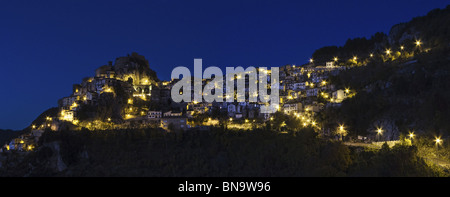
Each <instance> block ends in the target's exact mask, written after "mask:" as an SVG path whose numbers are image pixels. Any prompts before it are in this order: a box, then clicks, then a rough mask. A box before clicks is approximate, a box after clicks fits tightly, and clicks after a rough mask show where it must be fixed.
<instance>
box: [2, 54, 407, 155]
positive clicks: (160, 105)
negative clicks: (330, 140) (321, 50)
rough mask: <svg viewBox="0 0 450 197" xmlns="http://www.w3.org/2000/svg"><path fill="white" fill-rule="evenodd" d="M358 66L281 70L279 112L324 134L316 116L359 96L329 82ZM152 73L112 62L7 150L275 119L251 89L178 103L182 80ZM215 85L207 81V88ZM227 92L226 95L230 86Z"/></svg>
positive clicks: (127, 61) (139, 63)
mask: <svg viewBox="0 0 450 197" xmlns="http://www.w3.org/2000/svg"><path fill="white" fill-rule="evenodd" d="M386 55H389V54H386ZM370 57H373V54H370V55H369V57H368V58H370ZM408 58H410V57H408ZM366 61H367V60H366ZM357 66H364V65H361V64H358V61H357V60H356V57H354V58H353V59H350V60H349V61H348V62H345V61H343V62H341V61H339V60H338V58H337V57H335V58H334V59H332V60H331V61H328V62H326V64H325V65H315V62H314V60H313V59H310V62H309V63H308V64H304V65H301V66H296V65H286V66H282V67H280V76H279V77H280V78H279V79H280V106H279V107H278V111H280V112H283V113H285V114H288V115H291V116H294V117H297V118H299V120H300V121H301V122H302V125H303V126H304V127H308V126H310V127H313V128H315V129H317V130H320V129H321V127H320V124H319V123H318V122H317V121H316V120H314V117H315V114H316V113H318V112H320V111H321V110H323V109H324V108H328V107H339V106H340V104H341V102H342V101H343V100H345V99H347V98H351V97H353V96H354V95H355V94H356V92H355V90H352V89H351V87H346V88H345V89H337V88H336V87H335V85H333V84H331V83H330V82H329V80H328V79H329V77H330V76H336V75H338V74H339V72H340V71H342V70H346V69H349V68H352V67H357ZM259 71H260V72H261V71H263V72H266V73H267V74H268V76H269V77H268V82H270V74H271V72H270V70H259ZM151 73H152V71H151V70H150V68H149V67H148V61H147V60H145V58H144V57H143V56H140V55H138V54H137V53H133V54H132V55H131V56H126V57H119V58H117V59H116V61H115V64H114V65H112V62H109V64H108V65H104V66H101V67H99V68H98V69H96V71H95V76H94V77H86V78H84V79H83V80H82V82H81V84H74V85H73V93H72V95H70V96H68V97H64V98H61V99H60V100H59V101H58V114H57V115H56V116H48V117H46V118H45V121H43V122H42V123H41V124H39V125H35V124H33V125H31V132H30V133H27V134H24V135H21V136H20V137H19V138H16V139H14V140H12V141H11V142H10V143H9V144H6V145H4V147H3V150H6V151H8V150H20V151H25V150H33V148H34V147H35V144H36V142H37V141H38V140H39V137H40V136H41V135H42V133H43V132H45V131H47V130H50V131H58V130H61V129H67V128H78V129H80V128H87V129H89V130H106V129H121V128H145V127H160V128H162V129H165V130H167V131H171V130H188V129H191V128H202V129H205V128H207V127H208V126H214V125H217V124H218V123H219V121H218V117H217V116H215V115H214V114H215V113H214V112H219V114H222V115H225V116H226V117H227V121H226V124H227V126H228V127H230V128H240V129H251V128H253V126H254V125H255V122H256V121H257V122H258V123H260V122H267V121H272V120H273V118H272V117H271V115H272V114H269V113H260V107H261V106H262V105H265V104H266V103H263V102H248V95H249V92H248V91H249V89H248V88H246V89H245V95H246V96H247V97H246V102H236V95H235V102H223V103H218V102H213V103H207V102H200V103H198V102H195V101H193V102H188V103H175V102H171V98H170V90H171V88H172V86H173V84H175V83H176V82H177V81H178V80H172V81H159V80H158V79H157V78H156V75H155V74H153V75H152V74H151ZM224 78H225V77H224ZM237 80H244V81H245V84H246V87H248V83H249V80H248V77H246V78H245V79H238V78H237V75H235V82H236V83H235V88H236V84H237ZM209 81H211V80H207V79H204V80H203V81H202V85H203V87H204V86H205V85H206V84H208V82H209ZM191 89H192V90H193V89H194V88H193V87H192V88H191ZM223 92H226V87H224V91H223ZM235 94H236V92H235ZM224 97H225V94H224ZM92 109H94V110H92ZM199 115H206V116H208V117H209V118H208V119H207V120H206V121H201V122H200V124H192V122H193V121H192V119H195V118H196V117H197V116H199ZM190 123H191V124H190Z"/></svg>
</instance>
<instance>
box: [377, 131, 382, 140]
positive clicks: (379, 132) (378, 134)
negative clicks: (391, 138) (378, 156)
mask: <svg viewBox="0 0 450 197" xmlns="http://www.w3.org/2000/svg"><path fill="white" fill-rule="evenodd" d="M382 134H383V129H381V128H377V138H378V141H380V135H382Z"/></svg>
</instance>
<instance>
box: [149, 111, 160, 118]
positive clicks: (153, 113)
mask: <svg viewBox="0 0 450 197" xmlns="http://www.w3.org/2000/svg"><path fill="white" fill-rule="evenodd" d="M161 115H162V112H161V111H148V113H147V118H149V119H160V118H161Z"/></svg>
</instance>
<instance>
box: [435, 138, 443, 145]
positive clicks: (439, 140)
mask: <svg viewBox="0 0 450 197" xmlns="http://www.w3.org/2000/svg"><path fill="white" fill-rule="evenodd" d="M434 141H436V145H437V146H439V144H441V142H442V140H441V138H439V137H436V139H435V140H434Z"/></svg>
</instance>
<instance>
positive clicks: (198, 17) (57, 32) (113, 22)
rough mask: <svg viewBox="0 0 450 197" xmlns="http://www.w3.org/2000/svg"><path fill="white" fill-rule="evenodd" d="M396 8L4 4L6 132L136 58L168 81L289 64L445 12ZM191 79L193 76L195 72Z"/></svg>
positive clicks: (427, 3) (1, 124) (0, 82)
mask: <svg viewBox="0 0 450 197" xmlns="http://www.w3.org/2000/svg"><path fill="white" fill-rule="evenodd" d="M448 3H449V2H448V0H399V1H393V0H388V1H356V0H355V1H345V2H343V1H342V2H341V1H320V0H319V1H311V2H300V1H279V0H277V1H275V0H272V1H265V0H245V1H244V0H239V1H229V0H228V1H215V0H205V1H192V0H189V1H186V0H177V1H171V0H153V1H130V0H129V1H112V0H109V1H92V0H89V1H84V0H73V1H68V0H64V1H61V0H57V1H20V0H14V1H2V2H1V5H0V25H1V26H0V46H1V47H0V58H1V60H0V65H1V71H2V74H3V75H2V77H1V78H0V92H1V97H0V109H1V110H0V128H2V129H23V128H24V127H27V126H28V125H29V124H31V122H32V121H33V120H34V119H35V118H36V117H37V116H38V115H39V114H41V113H42V112H43V111H45V110H46V109H48V108H50V107H55V106H57V101H58V99H60V98H62V97H65V96H69V95H70V94H71V91H72V84H75V83H81V79H82V78H83V77H86V76H94V74H95V69H96V68H97V67H99V66H102V65H104V64H107V63H108V61H113V60H114V59H115V58H116V57H119V56H126V55H127V54H131V52H133V51H135V52H138V53H139V54H141V55H144V56H145V57H146V58H147V59H148V60H149V62H150V68H152V69H153V70H155V71H156V72H157V74H158V77H159V78H160V79H163V80H169V79H170V73H171V71H172V69H173V68H174V67H176V66H187V67H190V68H192V67H193V59H194V58H203V67H206V66H219V67H221V68H224V67H226V66H243V67H244V68H245V67H247V66H269V67H270V66H282V65H285V64H304V63H306V62H307V61H308V60H309V58H310V56H311V54H312V53H313V52H314V50H315V49H317V48H320V47H322V46H327V45H343V44H344V43H345V41H346V40H347V39H348V38H355V37H369V36H371V35H372V34H374V33H375V32H380V31H381V32H385V33H388V31H389V29H390V27H391V26H392V25H395V24H397V23H400V22H407V21H409V20H410V19H412V18H413V17H416V16H422V15H425V14H426V13H427V12H428V11H430V10H432V9H434V8H444V7H445V6H446V5H447V4H448ZM192 71H193V70H192Z"/></svg>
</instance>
